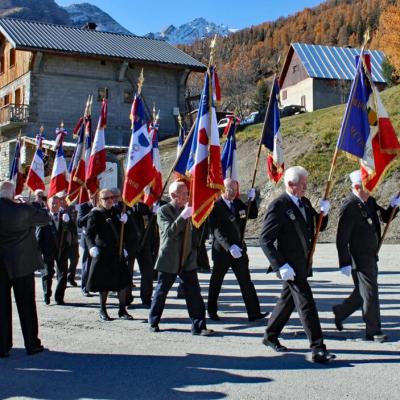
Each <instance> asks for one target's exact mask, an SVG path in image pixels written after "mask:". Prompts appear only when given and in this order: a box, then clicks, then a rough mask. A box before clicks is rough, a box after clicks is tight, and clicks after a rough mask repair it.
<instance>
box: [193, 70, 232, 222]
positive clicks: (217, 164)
mask: <svg viewBox="0 0 400 400" xmlns="http://www.w3.org/2000/svg"><path fill="white" fill-rule="evenodd" d="M214 82H215V79H214V68H213V67H212V66H211V67H210V68H209V69H208V71H207V73H206V77H205V82H204V88H203V92H202V95H201V99H200V104H199V112H198V114H197V119H196V125H195V128H194V135H193V141H192V145H191V150H190V156H189V160H188V164H187V168H186V170H187V174H188V175H190V176H191V177H192V180H191V205H192V207H193V215H192V223H193V225H194V226H195V227H196V228H199V227H200V226H201V225H202V223H203V222H204V221H205V219H206V218H207V217H208V215H209V214H210V213H211V211H212V209H213V207H214V201H215V199H216V198H217V197H218V196H219V195H220V193H221V191H222V190H223V188H224V182H223V176H222V166H221V148H220V143H219V132H218V126H217V114H216V110H215V105H214V97H215V92H216V87H215V85H214Z"/></svg>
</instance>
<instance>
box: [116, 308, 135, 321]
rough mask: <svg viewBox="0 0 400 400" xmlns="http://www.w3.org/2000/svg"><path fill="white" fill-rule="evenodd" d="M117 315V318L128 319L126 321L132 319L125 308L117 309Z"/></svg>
mask: <svg viewBox="0 0 400 400" xmlns="http://www.w3.org/2000/svg"><path fill="white" fill-rule="evenodd" d="M118 317H119V319H125V320H128V321H131V320H133V317H132V315H130V314H128V313H127V311H126V310H120V311H118Z"/></svg>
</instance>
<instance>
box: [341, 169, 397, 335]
mask: <svg viewBox="0 0 400 400" xmlns="http://www.w3.org/2000/svg"><path fill="white" fill-rule="evenodd" d="M350 180H351V183H352V193H351V194H350V196H349V197H347V199H346V200H345V201H344V203H343V205H342V208H341V210H340V217H339V224H338V230H337V236H336V247H337V250H338V255H339V266H340V272H341V273H342V274H343V275H346V276H350V275H352V277H353V281H354V286H355V287H354V290H353V292H352V293H351V295H350V296H349V297H348V298H347V299H346V300H344V302H343V303H342V304H338V305H336V306H334V307H333V313H334V315H335V324H336V328H337V329H338V330H339V331H341V330H342V329H343V321H344V320H345V319H346V318H347V317H349V316H350V315H351V314H353V313H354V312H355V311H356V310H358V309H359V308H362V311H363V314H362V315H363V319H364V322H365V324H366V328H367V329H366V339H367V340H372V341H375V342H380V343H381V342H385V341H386V340H387V339H388V337H387V336H386V335H385V334H384V333H382V331H381V316H380V311H379V297H378V264H377V261H378V246H379V241H380V239H381V226H380V221H379V216H380V218H381V220H382V221H383V222H384V223H387V222H388V220H389V218H390V215H391V213H392V210H393V208H398V207H399V205H400V197H397V195H394V196H392V198H391V200H390V205H389V207H388V208H387V209H384V208H383V207H381V206H380V205H378V204H377V202H376V200H375V199H374V198H373V197H372V196H370V195H369V193H368V191H366V190H365V189H364V188H363V184H362V179H361V172H360V170H357V171H353V172H352V173H351V174H350Z"/></svg>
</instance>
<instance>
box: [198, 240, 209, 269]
mask: <svg viewBox="0 0 400 400" xmlns="http://www.w3.org/2000/svg"><path fill="white" fill-rule="evenodd" d="M206 240H207V237H206V235H204V234H203V235H202V237H201V242H200V245H199V248H198V251H197V267H198V268H200V269H202V270H204V271H210V260H209V259H208V255H207V249H206Z"/></svg>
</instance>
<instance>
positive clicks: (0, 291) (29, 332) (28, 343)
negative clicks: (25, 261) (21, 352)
mask: <svg viewBox="0 0 400 400" xmlns="http://www.w3.org/2000/svg"><path fill="white" fill-rule="evenodd" d="M11 288H13V291H14V298H15V303H16V305H17V310H18V314H19V320H20V323H21V329H22V335H23V337H24V344H25V348H26V349H27V350H32V349H34V348H36V347H38V346H39V345H40V340H39V338H38V332H39V327H38V318H37V312H36V302H35V278H34V275H33V273H32V274H29V275H26V276H23V277H21V278H16V279H9V277H8V274H7V271H6V270H5V268H1V267H0V354H5V353H8V352H9V351H10V349H11V347H12V306H11Z"/></svg>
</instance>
